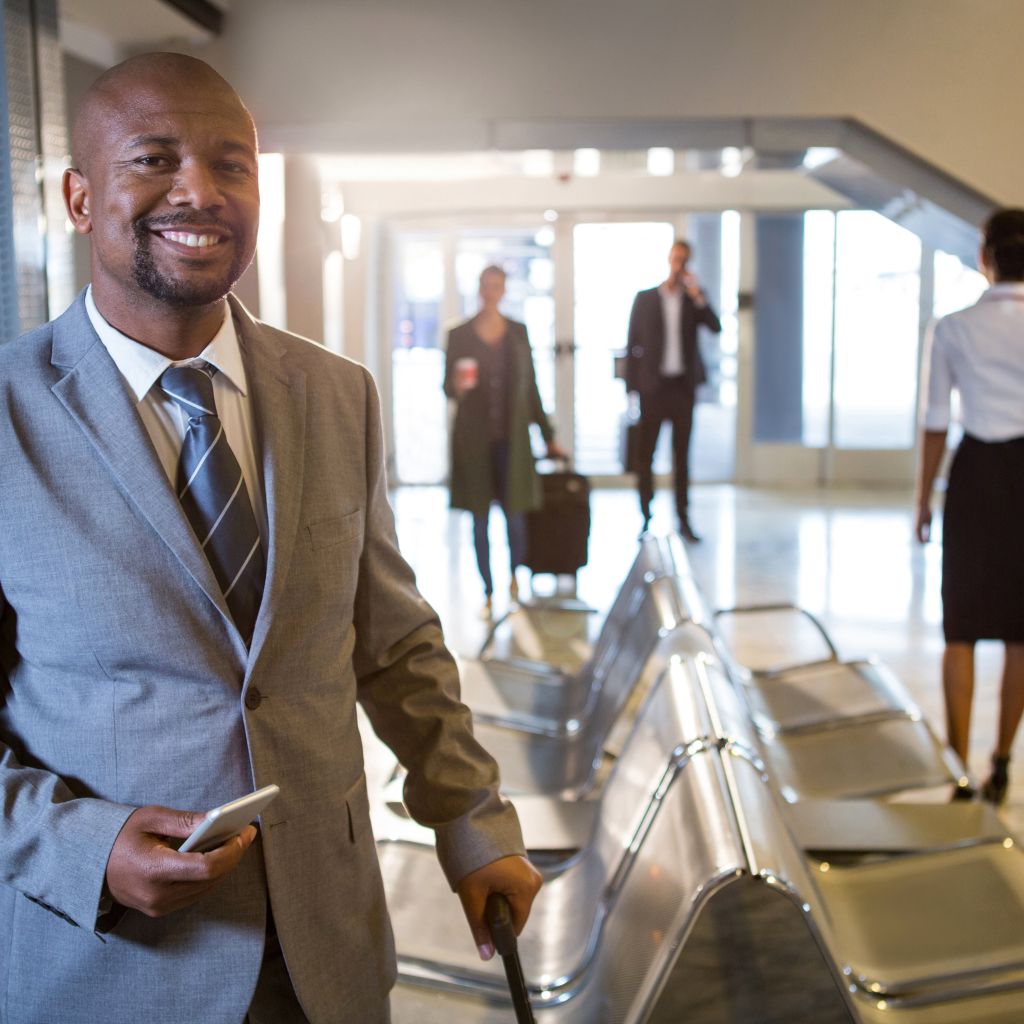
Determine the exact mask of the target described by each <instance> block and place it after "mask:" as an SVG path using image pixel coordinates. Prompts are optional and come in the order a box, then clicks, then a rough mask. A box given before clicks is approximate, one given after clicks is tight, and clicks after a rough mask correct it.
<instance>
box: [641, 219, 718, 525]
mask: <svg viewBox="0 0 1024 1024" xmlns="http://www.w3.org/2000/svg"><path fill="white" fill-rule="evenodd" d="M692 254H693V250H692V248H691V246H690V243H689V242H684V241H683V240H682V239H679V240H677V241H676V242H674V243H673V244H672V248H671V249H670V250H669V254H668V266H669V274H668V277H667V278H666V279H665V281H663V282H662V283H661V284H660V285H658V287H656V288H647V289H645V290H644V291H641V292H637V295H636V298H635V299H634V300H633V309H632V311H631V312H630V314H629V336H628V341H627V350H626V390H627V391H628V392H629V393H630V397H631V401H634V402H639V405H640V422H639V424H638V427H639V434H640V441H639V444H638V445H637V450H636V468H637V489H638V490H639V492H640V513H641V515H642V516H643V519H644V525H643V529H644V530H646V529H647V527H648V525H649V524H650V521H651V501H652V499H653V498H654V470H653V467H652V463H653V462H654V449H655V448H656V447H657V445H658V435H659V433H660V432H661V425H662V423H664V422H665V420H668V421H669V423H671V424H672V470H673V474H674V476H675V497H676V514H677V515H678V517H679V532H680V533H681V534H682V535H683V538H684V539H685V540H686V541H688V542H689V543H690V544H697V543H699V542H700V537H698V536H697V534H696V533H695V532H694V529H693V524H692V523H691V521H690V434H691V432H692V428H693V409H694V405H695V403H696V400H697V388H698V387H699V386H700V385H701V384H703V383H704V381H705V380H706V379H707V371H706V370H705V368H704V360H703V359H702V358H701V354H700V347H699V346H698V344H697V328H698V326H704V327H707V328H708V329H709V330H711V331H714V332H715V333H716V334H717V333H719V332H720V331H721V330H722V325H721V323H720V322H719V320H718V316H717V314H716V313H715V311H714V310H713V309H712V308H711V306H710V305H709V304H708V299H707V296H706V295H705V294H704V290H703V289H702V288H701V286H700V284H699V283H698V281H697V278H696V277H695V276H694V275H693V273H691V271H690V270H689V269H687V268H688V264H689V262H690V257H691V256H692Z"/></svg>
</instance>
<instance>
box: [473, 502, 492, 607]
mask: <svg viewBox="0 0 1024 1024" xmlns="http://www.w3.org/2000/svg"><path fill="white" fill-rule="evenodd" d="M489 521H490V509H488V510H487V512H485V513H484V514H483V515H477V514H476V513H475V512H474V513H473V548H474V550H475V551H476V566H477V568H478V569H479V570H480V578H481V579H482V580H483V581H484V594H486V595H487V597H490V596H491V594H493V593H494V584H493V583H492V582H491V544H490V540H489V538H488V536H487V526H488V523H489Z"/></svg>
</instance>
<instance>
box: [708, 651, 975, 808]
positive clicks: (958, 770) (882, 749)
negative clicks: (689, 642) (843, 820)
mask: <svg viewBox="0 0 1024 1024" xmlns="http://www.w3.org/2000/svg"><path fill="white" fill-rule="evenodd" d="M828 665H829V667H830V668H837V667H841V663H839V662H828ZM791 671H792V670H791ZM702 673H703V675H704V678H705V680H706V685H707V686H708V687H709V688H710V690H711V691H712V692H711V694H710V695H709V700H710V702H711V704H712V705H713V706H714V708H715V709H716V713H717V714H718V715H719V716H720V722H719V725H718V728H719V729H720V730H721V731H720V732H719V735H720V736H721V737H722V738H723V739H724V740H733V741H736V742H738V743H740V744H742V745H743V746H744V747H745V748H746V749H748V750H750V751H751V752H752V754H754V755H755V756H757V757H760V758H762V759H763V760H764V761H765V763H766V764H767V765H768V767H769V770H770V771H771V773H772V777H773V778H774V780H775V782H776V784H777V785H778V787H779V791H780V792H781V793H782V795H783V796H784V797H785V798H786V799H787V800H789V801H790V802H795V801H797V800H806V799H852V798H858V797H859V798H864V797H875V796H886V795H893V794H896V793H901V792H904V791H908V790H920V789H928V788H931V787H935V786H944V785H950V786H952V785H959V784H961V783H962V781H963V779H964V769H963V766H962V765H961V764H960V763H959V761H958V760H957V758H956V756H955V755H954V754H953V753H952V751H950V750H949V749H948V748H946V747H945V746H944V745H943V744H942V743H941V742H940V741H939V739H938V737H937V736H936V735H935V733H934V731H933V730H932V728H931V726H930V724H929V723H928V722H927V720H926V719H925V718H924V717H923V715H921V713H920V711H919V710H918V709H917V708H916V707H914V706H911V707H910V708H908V709H907V710H903V711H900V712H898V713H897V712H892V713H890V712H886V713H885V714H884V715H877V716H875V715H867V716H864V717H851V718H835V719H828V720H825V721H820V722H817V723H814V724H804V725H802V726H800V727H799V728H797V727H792V728H790V729H788V730H786V731H775V730H773V729H771V728H766V727H765V724H764V721H763V717H762V719H761V720H760V721H757V718H758V712H757V707H758V705H757V704H756V703H755V704H753V706H751V705H749V704H748V698H749V689H748V687H746V686H744V685H743V684H742V683H740V684H736V683H735V682H734V681H733V680H732V679H731V678H730V676H729V674H728V673H727V671H726V669H725V667H724V666H723V664H722V663H721V662H720V661H716V662H714V663H712V662H710V661H707V660H705V661H703V662H702ZM908 700H909V698H908ZM756 721H757V724H756V725H755V722H756Z"/></svg>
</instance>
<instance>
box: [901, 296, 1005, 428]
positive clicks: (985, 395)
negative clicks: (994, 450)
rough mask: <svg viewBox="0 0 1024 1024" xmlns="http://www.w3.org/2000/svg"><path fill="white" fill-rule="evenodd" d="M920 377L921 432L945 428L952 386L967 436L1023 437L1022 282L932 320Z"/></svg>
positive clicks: (948, 414)
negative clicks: (957, 397)
mask: <svg viewBox="0 0 1024 1024" xmlns="http://www.w3.org/2000/svg"><path fill="white" fill-rule="evenodd" d="M922 374H923V376H922V380H923V386H922V388H921V410H920V423H921V426H922V427H923V429H925V430H933V431H941V430H946V429H947V428H948V427H949V421H950V392H951V391H952V390H953V389H954V388H955V389H956V390H957V391H958V392H959V393H960V422H961V424H962V425H963V428H964V430H965V432H966V433H968V434H971V435H972V436H973V437H976V438H978V440H980V441H1007V440H1009V439H1010V438H1013V437H1024V283H1022V282H1013V283H1006V284H995V285H992V287H991V288H989V289H988V290H987V291H986V292H985V293H984V294H983V295H982V296H981V298H980V299H978V301H977V302H976V303H975V304H974V305H973V306H968V307H967V308H966V309H962V310H960V311H959V312H957V313H951V314H950V315H949V316H944V317H943V318H942V319H941V320H938V321H935V322H933V323H932V324H931V326H930V328H929V331H928V336H927V337H926V338H925V349H924V361H923V364H922Z"/></svg>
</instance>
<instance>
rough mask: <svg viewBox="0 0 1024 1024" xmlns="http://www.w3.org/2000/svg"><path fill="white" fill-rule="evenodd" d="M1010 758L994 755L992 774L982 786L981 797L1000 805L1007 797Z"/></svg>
mask: <svg viewBox="0 0 1024 1024" xmlns="http://www.w3.org/2000/svg"><path fill="white" fill-rule="evenodd" d="M1009 767H1010V759H1009V758H1008V757H996V756H995V755H994V754H993V755H992V774H991V775H990V776H989V777H988V778H987V779H986V780H985V782H984V783H983V784H982V787H981V799H982V800H987V801H988V802H989V803H990V804H995V806H996V807H998V806H999V805H1000V804H1002V802H1003V801H1004V800H1005V799H1006V791H1007V789H1009V787H1010V773H1009Z"/></svg>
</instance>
